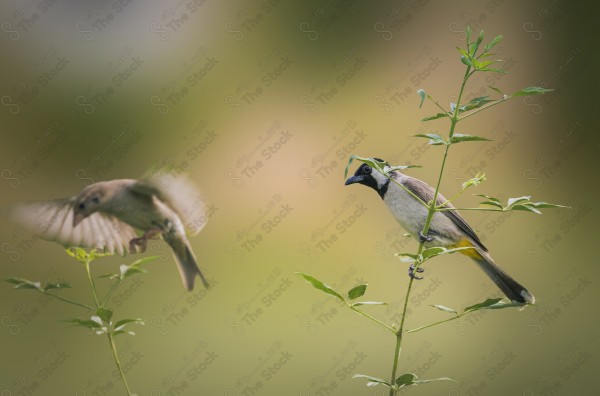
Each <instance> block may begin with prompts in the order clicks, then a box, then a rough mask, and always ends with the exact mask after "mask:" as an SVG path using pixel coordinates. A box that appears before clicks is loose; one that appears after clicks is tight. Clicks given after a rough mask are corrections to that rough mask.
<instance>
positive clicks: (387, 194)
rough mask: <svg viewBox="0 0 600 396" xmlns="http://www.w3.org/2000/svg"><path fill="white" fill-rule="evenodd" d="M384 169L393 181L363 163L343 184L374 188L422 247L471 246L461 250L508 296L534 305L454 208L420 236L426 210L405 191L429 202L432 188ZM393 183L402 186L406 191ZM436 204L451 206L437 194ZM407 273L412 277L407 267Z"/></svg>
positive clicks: (396, 172)
mask: <svg viewBox="0 0 600 396" xmlns="http://www.w3.org/2000/svg"><path fill="white" fill-rule="evenodd" d="M375 160H377V161H378V162H383V163H385V161H383V160H380V159H377V158H375ZM383 171H384V172H385V173H386V174H388V175H389V176H390V178H391V179H392V180H393V181H391V180H390V179H389V178H388V177H387V176H385V175H384V174H382V173H380V172H379V171H378V170H374V169H373V168H372V167H371V166H369V165H367V164H362V165H361V166H360V167H359V168H358V169H357V170H356V172H355V173H354V176H352V177H350V178H349V179H348V180H346V183H345V184H346V185H350V184H354V183H359V184H363V185H365V186H368V187H371V188H372V189H374V190H375V191H377V193H378V194H379V196H380V197H381V198H382V199H383V202H384V203H385V204H386V206H387V207H388V208H389V209H390V211H391V212H392V214H393V215H394V217H395V218H396V220H397V221H398V223H400V225H401V226H402V227H403V228H404V229H406V231H408V233H409V234H410V235H411V236H413V237H414V238H416V239H418V240H419V241H422V242H424V245H425V246H427V247H431V246H442V247H446V248H456V247H470V248H471V249H465V250H462V251H460V253H462V254H464V255H466V256H469V257H470V258H471V259H473V261H475V262H476V263H477V264H478V265H479V267H480V268H481V269H482V270H483V271H484V272H485V273H486V275H487V276H489V277H490V279H491V280H492V281H494V283H495V284H496V285H497V286H498V287H499V288H500V290H502V292H503V293H504V294H505V295H506V296H507V297H508V298H509V299H511V300H512V301H516V302H521V303H530V304H533V303H534V302H535V297H534V296H533V294H531V293H530V292H529V291H528V290H527V289H526V288H525V287H523V286H522V285H521V284H519V283H518V282H517V281H516V280H514V279H513V278H512V277H511V276H510V275H508V274H507V273H506V272H504V270H503V269H502V268H500V267H499V266H498V265H497V264H496V263H495V262H494V260H493V259H492V257H491V256H490V254H489V252H488V249H487V248H486V247H485V246H484V245H483V243H482V242H481V240H480V239H479V237H478V236H477V234H476V233H475V231H474V230H473V229H472V228H471V227H470V226H469V224H467V222H466V221H465V219H464V218H463V217H462V216H461V215H460V214H459V213H458V212H457V211H455V210H445V211H441V212H436V213H435V214H434V216H433V218H432V220H431V224H430V228H429V231H428V234H427V235H423V234H422V230H423V226H424V224H425V220H426V218H427V214H428V209H427V208H426V207H425V206H424V205H423V204H421V202H419V201H418V200H417V199H415V197H413V196H412V195H411V194H410V193H409V192H408V191H410V192H412V193H413V194H414V195H415V196H417V197H419V198H420V199H421V201H423V202H430V201H431V200H432V199H433V196H434V194H435V190H434V188H433V187H431V186H430V185H428V184H427V183H425V182H423V181H421V180H419V179H415V178H413V177H410V176H407V175H405V174H403V173H401V172H399V171H398V170H393V169H392V168H391V167H390V166H389V165H387V163H386V165H385V166H384V168H383ZM396 183H398V184H400V185H402V186H404V187H405V188H406V190H408V191H406V190H405V189H404V188H402V187H400V186H399V185H397V184H396ZM444 203H445V204H444ZM436 204H437V205H442V204H443V205H444V207H445V208H454V206H452V205H451V204H450V203H448V202H447V200H446V198H444V197H443V196H442V195H441V194H438V196H437V201H436ZM419 270H422V268H419V269H418V270H417V271H418V272H421V271H419ZM409 274H410V275H411V276H412V277H415V275H414V273H413V272H411V271H410V270H409Z"/></svg>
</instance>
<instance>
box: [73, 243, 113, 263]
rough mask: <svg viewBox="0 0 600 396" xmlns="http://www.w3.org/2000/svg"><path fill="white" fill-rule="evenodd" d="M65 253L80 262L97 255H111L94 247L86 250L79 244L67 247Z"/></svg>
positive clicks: (89, 259)
mask: <svg viewBox="0 0 600 396" xmlns="http://www.w3.org/2000/svg"><path fill="white" fill-rule="evenodd" d="M66 253H67V254H68V255H69V256H71V257H74V258H76V259H77V260H78V261H79V262H81V263H85V262H90V261H92V260H94V259H96V258H98V257H104V256H110V255H111V254H110V253H104V252H99V251H97V250H96V249H91V250H90V251H87V250H85V249H84V248H82V247H79V246H76V247H69V248H67V249H66Z"/></svg>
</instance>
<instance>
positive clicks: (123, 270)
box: [100, 256, 158, 281]
mask: <svg viewBox="0 0 600 396" xmlns="http://www.w3.org/2000/svg"><path fill="white" fill-rule="evenodd" d="M157 258H158V256H150V257H144V258H141V259H139V260H136V261H134V262H133V263H131V264H129V265H127V264H122V265H120V266H119V272H118V273H110V274H105V275H102V276H100V278H108V279H111V280H112V279H119V280H121V281H122V280H124V279H125V278H127V277H129V276H131V275H135V274H146V273H148V270H146V269H145V268H142V264H146V263H148V262H150V261H154V260H156V259H157Z"/></svg>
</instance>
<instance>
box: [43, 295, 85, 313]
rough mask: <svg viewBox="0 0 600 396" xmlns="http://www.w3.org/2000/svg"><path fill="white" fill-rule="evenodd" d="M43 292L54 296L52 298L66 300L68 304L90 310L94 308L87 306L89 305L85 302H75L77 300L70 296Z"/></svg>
mask: <svg viewBox="0 0 600 396" xmlns="http://www.w3.org/2000/svg"><path fill="white" fill-rule="evenodd" d="M43 293H44V294H45V295H47V296H50V297H54V298H56V299H58V300H60V301H64V302H66V303H69V304H73V305H77V306H78V307H82V308H85V309H89V310H90V311H93V310H94V307H91V306H89V305H86V304H83V303H80V302H77V301H75V300H71V299H70V298H66V297H61V296H57V295H56V294H51V293H47V292H43Z"/></svg>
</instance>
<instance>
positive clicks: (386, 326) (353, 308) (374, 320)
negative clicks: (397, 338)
mask: <svg viewBox="0 0 600 396" xmlns="http://www.w3.org/2000/svg"><path fill="white" fill-rule="evenodd" d="M346 305H348V307H349V308H350V309H351V310H353V311H354V312H356V313H357V314H359V315H362V316H364V317H365V318H368V319H371V320H372V321H373V322H375V323H377V324H379V325H381V326H383V327H385V328H386V329H388V330H389V331H391V332H392V333H394V334H395V333H396V329H395V328H393V327H392V326H390V325H388V324H386V323H384V322H382V321H381V320H379V319H377V318H375V317H373V316H371V315H369V314H368V313H366V312H363V311H361V310H360V309H358V308H356V307H354V306H352V304H348V303H346Z"/></svg>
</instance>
